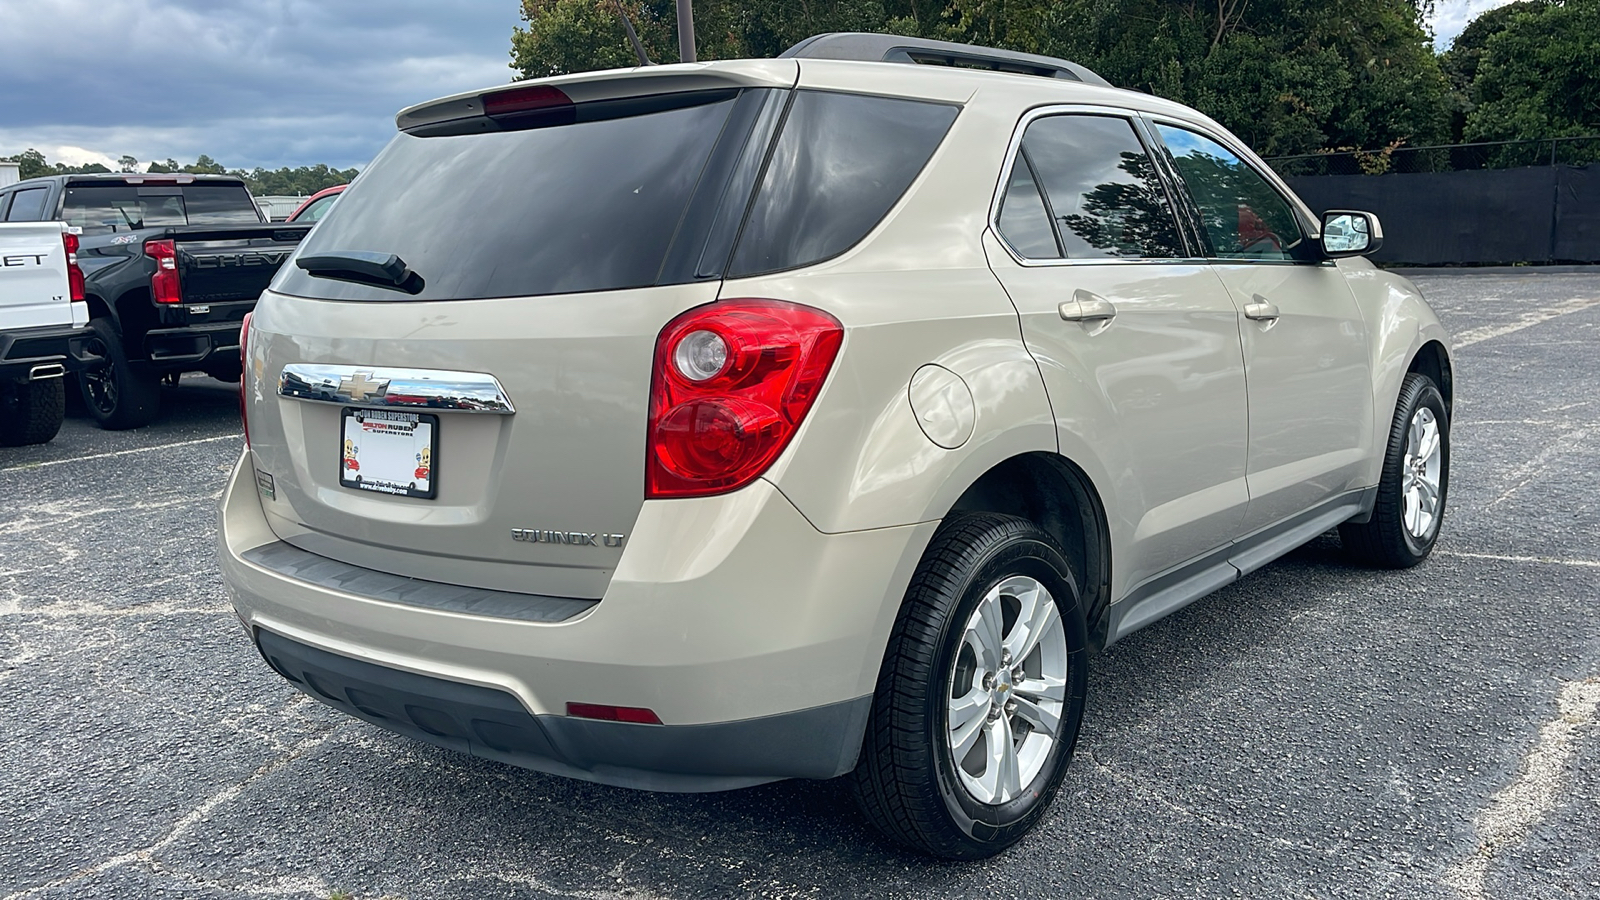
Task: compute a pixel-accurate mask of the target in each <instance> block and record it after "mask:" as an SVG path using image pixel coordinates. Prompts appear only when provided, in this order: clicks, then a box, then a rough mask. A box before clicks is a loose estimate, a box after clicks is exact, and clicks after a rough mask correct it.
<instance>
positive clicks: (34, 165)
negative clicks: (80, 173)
mask: <svg viewBox="0 0 1600 900" xmlns="http://www.w3.org/2000/svg"><path fill="white" fill-rule="evenodd" d="M6 160H7V161H8V162H14V163H18V164H19V165H18V166H17V169H18V174H19V175H20V176H21V177H23V178H38V177H39V176H41V175H54V174H55V173H56V170H55V168H54V167H52V166H51V165H50V164H49V163H48V162H46V161H45V158H44V154H43V153H40V152H39V151H37V150H35V149H33V148H32V147H29V148H28V149H27V150H24V151H22V152H21V153H18V154H17V155H16V156H10V157H7V158H6Z"/></svg>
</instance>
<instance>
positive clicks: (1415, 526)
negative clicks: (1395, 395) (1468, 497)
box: [1400, 406, 1444, 540]
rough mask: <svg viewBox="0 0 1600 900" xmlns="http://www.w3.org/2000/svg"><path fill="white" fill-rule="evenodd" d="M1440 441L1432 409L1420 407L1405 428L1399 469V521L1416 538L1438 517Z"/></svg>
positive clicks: (1428, 532) (1429, 529)
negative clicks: (1404, 443) (1402, 503)
mask: <svg viewBox="0 0 1600 900" xmlns="http://www.w3.org/2000/svg"><path fill="white" fill-rule="evenodd" d="M1443 447H1444V444H1443V441H1442V440H1441V439H1440V434H1439V420H1438V419H1437V418H1436V417H1435V416H1434V414H1433V410H1431V409H1429V408H1427V407H1426V406H1423V407H1419V408H1418V409H1417V411H1416V413H1415V414H1414V415H1412V417H1411V424H1410V425H1409V426H1408V427H1407V429H1406V452H1405V459H1404V460H1403V461H1402V462H1401V469H1400V494H1401V496H1402V497H1403V498H1404V499H1405V508H1404V510H1403V512H1402V517H1403V518H1402V521H1404V523H1405V526H1406V531H1407V532H1409V533H1410V534H1411V536H1412V537H1414V538H1417V539H1419V540H1422V539H1426V538H1427V537H1428V536H1429V535H1431V534H1432V533H1433V529H1434V526H1435V524H1436V523H1437V522H1438V521H1439V496H1440V490H1439V477H1440V474H1441V473H1442V471H1443V465H1442V463H1443Z"/></svg>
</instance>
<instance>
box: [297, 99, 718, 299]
mask: <svg viewBox="0 0 1600 900" xmlns="http://www.w3.org/2000/svg"><path fill="white" fill-rule="evenodd" d="M733 103H734V101H733V100H723V101H721V102H716V103H708V104H704V105H701V106H692V107H689V108H687V109H672V110H668V111H665V112H656V113H651V114H648V115H641V116H631V117H627V118H616V119H605V120H601V121H598V122H580V123H575V124H570V125H560V126H555V127H547V128H532V129H528V130H524V131H504V132H498V133H491V134H469V135H455V136H447V137H415V136H413V135H409V134H400V135H398V136H396V137H395V139H394V140H393V142H391V143H390V144H389V146H388V147H387V148H385V149H384V151H383V152H382V153H381V154H379V156H378V158H377V159H375V160H373V162H372V165H371V166H369V167H368V169H367V171H365V172H363V173H362V175H361V177H360V178H358V179H356V181H355V182H354V183H353V184H352V185H351V186H350V188H349V189H348V190H346V191H345V192H344V193H343V194H341V195H340V199H339V202H338V203H336V204H334V206H333V208H332V209H330V210H328V213H327V215H326V216H324V217H323V219H322V221H321V222H320V223H318V225H317V227H316V230H314V231H312V232H311V234H310V236H308V237H307V238H306V239H305V241H304V242H303V243H302V244H301V248H300V249H301V255H303V256H315V255H319V254H325V253H339V252H348V251H368V252H377V253H385V254H388V253H393V254H395V255H397V256H399V257H400V259H401V260H402V261H404V262H405V264H406V266H407V267H408V268H409V269H411V271H412V272H415V273H416V274H417V275H419V276H420V277H421V279H422V285H423V286H422V289H421V291H420V292H418V293H417V294H416V295H415V296H413V297H407V296H406V295H405V294H397V293H396V292H394V291H385V290H381V289H378V288H373V287H368V286H366V285H360V284H352V283H350V282H344V281H335V280H333V279H329V278H319V277H313V276H310V275H307V274H306V273H305V272H303V271H301V270H300V269H298V268H296V267H294V266H284V267H283V268H282V269H280V270H279V276H278V282H277V283H276V284H275V285H274V289H275V290H278V291H282V292H283V293H287V294H296V295H300V296H305V297H319V298H326V299H333V300H359V299H372V300H405V299H415V300H441V299H472V298H484V297H519V296H526V295H530V294H561V293H572V292H578V291H603V290H617V289H621V288H628V287H643V286H646V285H651V284H655V283H656V279H657V276H658V275H659V273H660V272H661V268H662V263H663V261H664V260H665V258H666V255H667V250H668V248H669V246H670V244H671V243H672V238H673V234H674V233H675V232H676V230H677V228H678V223H679V221H680V220H681V219H682V218H683V214H684V211H685V209H686V208H687V207H688V205H689V200H690V197H691V195H692V194H693V192H694V189H695V185H696V183H697V182H698V180H699V178H700V173H701V170H702V169H704V168H705V163H706V159H707V157H708V156H710V154H711V148H712V146H713V144H715V143H716V140H717V136H718V134H719V133H720V132H721V130H722V126H723V123H724V122H725V121H726V120H727V119H728V114H729V111H730V109H731V108H732V106H733Z"/></svg>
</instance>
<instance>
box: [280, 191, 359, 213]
mask: <svg viewBox="0 0 1600 900" xmlns="http://www.w3.org/2000/svg"><path fill="white" fill-rule="evenodd" d="M347 187H349V185H348V184H336V185H334V186H333V187H331V188H323V189H322V190H320V191H317V192H316V193H315V194H312V195H311V196H309V197H307V198H306V202H304V203H302V204H300V205H299V206H297V207H295V210H294V212H292V213H290V214H289V218H288V219H287V220H286V221H289V222H315V221H317V220H318V219H321V218H322V217H323V216H324V215H326V214H327V212H328V210H330V209H332V208H333V201H335V200H337V199H339V195H340V194H341V193H343V192H344V189H345V188H347Z"/></svg>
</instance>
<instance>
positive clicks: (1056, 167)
mask: <svg viewBox="0 0 1600 900" xmlns="http://www.w3.org/2000/svg"><path fill="white" fill-rule="evenodd" d="M1022 149H1023V151H1024V152H1025V153H1027V155H1028V159H1029V160H1031V161H1032V163H1033V170H1034V173H1035V174H1036V175H1037V176H1038V177H1039V180H1040V181H1041V182H1042V183H1043V185H1044V190H1045V195H1046V196H1047V197H1048V198H1049V201H1050V211H1051V213H1052V214H1053V215H1054V216H1055V222H1056V228H1057V231H1058V233H1059V234H1060V236H1061V244H1062V246H1063V247H1064V248H1065V249H1066V255H1067V257H1068V258H1072V259H1093V258H1096V257H1142V258H1146V259H1172V258H1178V257H1183V256H1185V255H1186V254H1185V253H1184V251H1183V242H1182V240H1180V238H1179V237H1178V225H1177V220H1176V219H1175V218H1174V217H1173V215H1172V208H1171V206H1170V205H1168V203H1167V194H1166V191H1165V190H1164V189H1163V188H1162V185H1161V181H1160V179H1159V177H1158V176H1157V175H1156V171H1155V166H1154V165H1152V163H1151V161H1150V156H1149V154H1147V153H1146V152H1145V150H1144V145H1143V144H1142V143H1140V141H1139V136H1138V134H1137V133H1136V132H1134V130H1133V124H1132V123H1131V122H1129V121H1128V120H1127V119H1122V118H1114V117H1111V116H1051V117H1048V118H1044V119H1039V120H1037V121H1035V122H1034V123H1033V124H1032V125H1029V126H1028V131H1027V133H1026V134H1025V135H1024V136H1023V139H1022Z"/></svg>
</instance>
